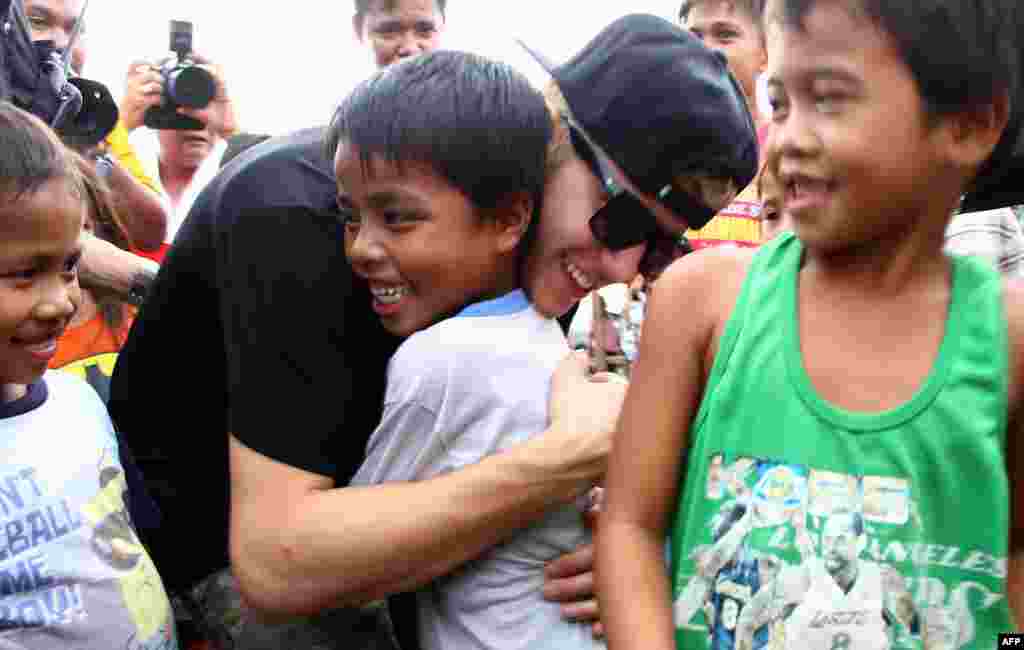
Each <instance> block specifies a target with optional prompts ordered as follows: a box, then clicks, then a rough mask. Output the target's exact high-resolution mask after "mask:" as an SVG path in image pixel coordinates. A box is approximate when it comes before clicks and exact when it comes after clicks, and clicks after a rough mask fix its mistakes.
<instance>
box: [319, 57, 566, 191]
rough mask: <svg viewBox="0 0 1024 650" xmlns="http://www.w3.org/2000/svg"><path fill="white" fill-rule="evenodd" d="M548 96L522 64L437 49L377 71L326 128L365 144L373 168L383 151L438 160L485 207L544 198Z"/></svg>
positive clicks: (390, 158)
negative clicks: (515, 198) (519, 196)
mask: <svg viewBox="0 0 1024 650" xmlns="http://www.w3.org/2000/svg"><path fill="white" fill-rule="evenodd" d="M551 129H552V127H551V116H550V114H549V113H548V108H547V105H546V104H545V102H544V97H543V96H542V95H541V93H540V92H539V91H537V90H536V89H534V88H533V86H531V85H530V82H529V81H527V79H526V78H525V77H524V76H523V75H522V74H520V73H519V72H516V71H515V70H514V69H513V68H512V67H510V66H508V65H506V64H504V63H498V62H495V61H490V60H488V59H485V58H484V57H481V56H477V55H475V54H468V53H465V52H452V51H435V52H430V53H428V54H424V55H421V56H418V57H415V58H412V59H409V60H406V61H403V62H401V63H398V64H395V65H393V66H389V67H388V68H386V69H384V70H381V71H379V72H377V73H376V74H375V75H374V76H372V77H370V78H369V79H367V80H366V81H364V82H363V83H361V84H359V85H358V86H357V87H356V89H355V90H354V91H352V93H351V94H350V95H349V96H348V97H347V98H346V99H345V100H344V101H343V102H342V104H341V106H339V107H338V109H337V111H336V112H335V114H334V118H333V119H332V120H331V125H330V127H329V129H328V131H327V135H326V137H325V154H326V155H327V157H328V159H329V160H333V159H334V156H335V154H336V152H337V150H338V147H339V146H340V145H341V143H345V144H346V145H348V146H351V147H354V148H355V149H357V150H358V151H359V156H360V159H361V160H362V162H363V173H364V174H367V175H368V174H369V173H370V166H369V163H370V160H371V158H374V157H379V158H380V159H382V160H385V161H387V162H389V163H392V164H394V165H396V166H397V167H398V168H399V169H402V165H403V163H405V162H419V163H425V164H428V165H430V166H431V167H432V168H433V169H434V170H436V171H437V173H438V174H440V175H441V176H442V177H443V178H444V179H446V180H447V181H448V182H449V183H451V184H452V185H453V186H455V187H456V188H458V189H459V190H461V191H462V192H463V193H464V194H465V195H466V196H467V197H469V199H470V201H472V203H473V204H474V205H475V206H476V207H478V208H481V209H484V210H487V209H492V208H496V207H498V206H499V205H500V203H501V201H502V199H505V198H507V197H509V196H511V195H513V194H516V193H528V194H529V196H530V197H531V198H533V199H534V206H535V207H536V206H538V205H539V200H538V199H539V197H540V195H541V191H542V189H543V187H544V176H545V173H544V165H545V160H546V157H547V147H548V142H549V140H550V139H551Z"/></svg>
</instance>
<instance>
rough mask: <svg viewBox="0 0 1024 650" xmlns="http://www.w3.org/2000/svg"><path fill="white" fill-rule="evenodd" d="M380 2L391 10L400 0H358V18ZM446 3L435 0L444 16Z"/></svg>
mask: <svg viewBox="0 0 1024 650" xmlns="http://www.w3.org/2000/svg"><path fill="white" fill-rule="evenodd" d="M378 2H379V3H381V4H383V5H384V10H385V11H391V10H392V9H394V8H395V4H396V3H397V2H398V0H356V18H357V19H361V18H362V17H363V16H365V15H366V13H367V12H368V11H370V9H372V8H373V6H374V5H375V4H376V3H378ZM446 4H447V2H445V0H434V6H436V7H437V10H438V12H440V13H441V17H442V18H444V17H445V15H444V10H445V5H446Z"/></svg>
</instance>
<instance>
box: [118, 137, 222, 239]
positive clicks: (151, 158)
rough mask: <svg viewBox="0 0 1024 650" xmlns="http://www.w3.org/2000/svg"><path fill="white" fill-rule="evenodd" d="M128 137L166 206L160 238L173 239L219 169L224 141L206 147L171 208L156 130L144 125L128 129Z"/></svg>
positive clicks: (218, 140) (220, 140)
mask: <svg viewBox="0 0 1024 650" xmlns="http://www.w3.org/2000/svg"><path fill="white" fill-rule="evenodd" d="M129 141H130V142H131V145H132V147H134V148H135V153H136V154H138V156H139V160H140V161H141V162H142V168H143V170H145V172H146V175H147V176H149V177H150V178H151V179H153V182H154V183H156V185H157V186H158V187H159V188H160V199H161V200H162V201H163V204H164V209H165V210H167V237H166V238H165V239H164V241H165V242H166V243H168V244H170V243H173V242H174V236H175V235H177V234H178V229H180V228H181V224H183V223H185V217H187V216H188V212H189V210H191V209H192V204H193V203H195V200H196V198H197V197H198V196H199V193H200V192H202V191H203V189H204V188H205V187H206V185H207V184H208V183H209V182H210V181H211V180H213V177H214V176H216V175H217V172H219V171H220V160H221V158H223V157H224V152H225V151H227V148H228V144H227V142H226V141H225V140H224V139H223V138H218V139H217V142H216V144H214V145H213V146H212V147H211V148H210V153H209V155H207V156H206V158H205V159H204V160H203V163H202V164H201V165H200V166H199V168H198V169H197V170H196V173H195V176H193V177H192V182H191V183H189V184H188V187H187V188H185V192H184V194H182V195H181V201H180V202H179V203H178V207H177V209H175V208H174V206H173V205H172V204H171V197H170V195H168V194H167V190H165V189H164V184H163V181H162V180H161V178H160V139H159V138H158V137H157V132H156V131H154V130H152V129H150V128H148V127H140V128H138V129H135V130H134V131H133V132H132V133H131V135H130V136H129Z"/></svg>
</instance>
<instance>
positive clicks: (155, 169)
mask: <svg viewBox="0 0 1024 650" xmlns="http://www.w3.org/2000/svg"><path fill="white" fill-rule="evenodd" d="M188 59H189V61H190V62H191V63H193V64H195V66H196V67H199V68H201V69H203V70H205V71H207V72H208V73H209V74H210V76H211V77H212V78H213V80H214V83H215V85H216V93H215V94H214V97H213V100H212V101H211V102H210V103H209V104H208V105H207V106H206V107H205V108H188V107H185V106H181V107H178V108H177V112H178V113H179V114H180V115H183V116H187V117H191V118H194V119H196V120H198V121H199V122H201V123H202V124H203V128H202V129H198V130H182V129H159V130H154V129H150V128H144V129H139V127H140V126H143V125H144V120H145V115H146V111H147V110H149V109H151V108H155V107H159V106H160V105H161V104H162V103H164V102H165V100H166V98H165V88H164V78H163V76H162V75H161V72H160V70H161V65H164V64H165V63H166V61H161V62H159V63H158V64H154V63H150V62H146V61H135V62H133V63H132V64H131V65H130V66H129V68H128V73H127V76H126V84H125V93H124V99H123V100H122V102H121V119H122V122H123V123H124V126H125V128H126V129H127V130H128V131H129V132H130V133H131V142H132V143H133V144H134V145H135V147H136V150H137V151H138V152H139V154H140V158H141V160H142V164H143V167H144V169H145V170H146V172H147V173H148V174H150V175H151V176H152V177H153V178H154V179H155V180H156V181H157V185H158V187H159V189H160V193H161V195H162V197H163V201H164V206H165V208H166V209H167V211H168V213H169V214H170V220H169V223H168V228H167V234H166V237H165V240H164V241H165V243H166V244H170V242H171V241H173V239H174V236H175V234H176V233H177V231H178V228H179V227H180V226H181V223H182V222H183V221H184V220H185V216H186V215H187V214H188V211H189V209H190V208H191V207H192V203H193V201H195V198H196V197H197V196H198V195H199V192H200V191H202V189H203V188H204V187H205V186H206V184H207V183H208V182H209V181H210V179H212V178H213V176H214V175H215V174H216V173H217V170H218V168H219V166H220V159H221V156H223V154H224V151H225V149H226V148H227V144H226V142H225V141H226V139H227V138H228V137H230V136H232V135H234V134H235V133H237V132H238V118H237V116H236V111H235V105H234V102H233V101H232V99H231V96H230V95H229V93H228V87H227V84H226V82H225V75H224V72H223V69H222V68H221V66H219V65H217V64H215V63H213V62H212V61H211V60H210V59H208V58H206V57H204V56H202V55H200V54H197V53H190V54H189V57H188ZM154 131H155V134H154ZM164 249H166V246H165V247H164Z"/></svg>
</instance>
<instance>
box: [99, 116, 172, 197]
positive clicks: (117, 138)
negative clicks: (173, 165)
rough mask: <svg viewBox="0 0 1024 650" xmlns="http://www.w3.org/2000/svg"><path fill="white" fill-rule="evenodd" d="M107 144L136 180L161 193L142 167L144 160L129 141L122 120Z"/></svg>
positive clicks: (108, 137)
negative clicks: (140, 158) (141, 159)
mask: <svg viewBox="0 0 1024 650" xmlns="http://www.w3.org/2000/svg"><path fill="white" fill-rule="evenodd" d="M107 146H108V147H109V149H110V154H111V155H112V156H114V158H117V162H119V163H121V164H122V165H124V167H125V169H127V170H128V171H129V172H131V174H132V176H134V177H135V180H137V181H139V182H140V183H142V184H143V185H145V186H146V187H148V188H149V189H151V190H153V191H154V192H156V193H157V194H160V187H159V186H158V185H157V184H156V183H154V182H153V179H152V178H150V177H149V175H148V174H146V172H145V170H144V169H143V168H142V162H141V161H140V160H139V157H138V155H136V153H135V149H134V148H133V147H132V145H131V143H130V142H128V129H126V128H125V126H124V122H122V121H121V120H118V121H117V125H116V126H114V130H113V131H111V132H110V135H108V136H107Z"/></svg>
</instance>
